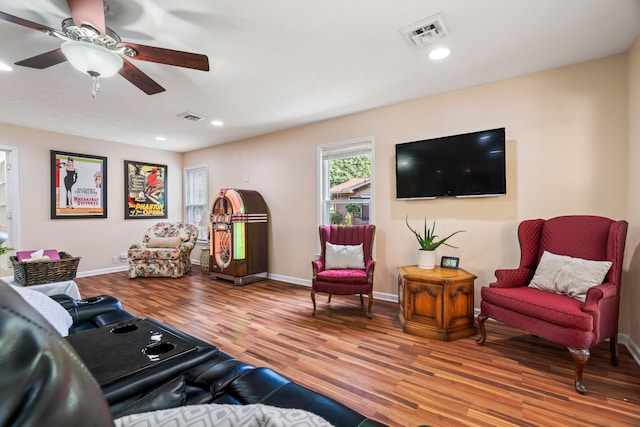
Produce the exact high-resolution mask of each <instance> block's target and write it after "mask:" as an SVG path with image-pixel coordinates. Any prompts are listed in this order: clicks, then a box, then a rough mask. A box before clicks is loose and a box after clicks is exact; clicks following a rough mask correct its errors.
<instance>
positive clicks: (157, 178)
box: [124, 160, 167, 219]
mask: <svg viewBox="0 0 640 427" xmlns="http://www.w3.org/2000/svg"><path fill="white" fill-rule="evenodd" d="M124 194H125V196H126V201H125V208H124V218H125V219H134V218H166V217H167V166H166V165H156V164H153V163H145V162H134V161H131V160H125V161H124Z"/></svg>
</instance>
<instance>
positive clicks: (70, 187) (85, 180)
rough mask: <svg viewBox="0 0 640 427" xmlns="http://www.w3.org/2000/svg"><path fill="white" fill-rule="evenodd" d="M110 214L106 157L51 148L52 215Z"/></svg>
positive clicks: (96, 215) (53, 217)
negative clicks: (108, 212)
mask: <svg viewBox="0 0 640 427" xmlns="http://www.w3.org/2000/svg"><path fill="white" fill-rule="evenodd" d="M106 217H107V158H106V157H101V156H91V155H88V154H77V153H66V152H63V151H55V150H51V219H60V218H106Z"/></svg>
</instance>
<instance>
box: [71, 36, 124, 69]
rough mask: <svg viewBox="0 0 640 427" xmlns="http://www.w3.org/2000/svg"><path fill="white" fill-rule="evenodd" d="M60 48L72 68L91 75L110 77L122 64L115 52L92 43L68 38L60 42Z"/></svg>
mask: <svg viewBox="0 0 640 427" xmlns="http://www.w3.org/2000/svg"><path fill="white" fill-rule="evenodd" d="M61 48H62V53H63V54H64V56H65V57H66V58H67V60H68V61H69V62H70V63H71V65H73V67H74V68H76V69H77V70H80V71H82V72H83V73H87V74H89V75H90V76H92V77H95V76H96V75H97V76H99V77H111V76H113V75H114V74H116V73H117V72H118V71H119V70H120V69H121V68H122V65H123V61H122V58H121V57H120V55H118V54H117V53H116V52H114V51H112V50H109V49H107V48H106V47H102V46H99V45H96V44H93V43H89V42H83V41H75V40H70V41H66V42H64V43H62V46H61Z"/></svg>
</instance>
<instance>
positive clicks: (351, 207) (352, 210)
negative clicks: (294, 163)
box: [318, 138, 374, 225]
mask: <svg viewBox="0 0 640 427" xmlns="http://www.w3.org/2000/svg"><path fill="white" fill-rule="evenodd" d="M373 142H374V141H373V138H363V139H358V140H353V141H347V142H339V143H334V144H326V145H321V146H320V147H318V161H319V167H318V171H319V180H318V181H319V184H320V191H319V194H320V203H319V209H320V212H319V213H318V223H319V224H335V225H364V224H369V223H371V222H372V221H373V219H372V218H371V215H370V214H371V213H372V212H373V209H372V205H373V164H374V162H373Z"/></svg>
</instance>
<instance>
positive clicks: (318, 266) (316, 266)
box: [311, 259, 324, 279]
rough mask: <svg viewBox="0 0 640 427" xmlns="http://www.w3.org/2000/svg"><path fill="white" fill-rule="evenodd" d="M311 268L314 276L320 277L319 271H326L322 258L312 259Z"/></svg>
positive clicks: (315, 277)
mask: <svg viewBox="0 0 640 427" xmlns="http://www.w3.org/2000/svg"><path fill="white" fill-rule="evenodd" d="M311 269H312V270H313V278H314V279H317V278H318V273H320V272H321V271H324V262H323V261H322V260H321V259H314V260H312V261H311Z"/></svg>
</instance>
